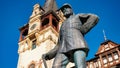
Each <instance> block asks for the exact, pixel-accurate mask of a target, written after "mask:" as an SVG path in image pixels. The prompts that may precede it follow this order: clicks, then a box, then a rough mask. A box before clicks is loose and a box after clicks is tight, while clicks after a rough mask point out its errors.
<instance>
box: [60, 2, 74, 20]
mask: <svg viewBox="0 0 120 68" xmlns="http://www.w3.org/2000/svg"><path fill="white" fill-rule="evenodd" d="M60 10H61V11H62V12H63V14H64V16H65V17H66V18H68V17H70V15H73V11H72V7H71V6H70V5H69V4H64V5H63V6H62V7H61V8H60Z"/></svg>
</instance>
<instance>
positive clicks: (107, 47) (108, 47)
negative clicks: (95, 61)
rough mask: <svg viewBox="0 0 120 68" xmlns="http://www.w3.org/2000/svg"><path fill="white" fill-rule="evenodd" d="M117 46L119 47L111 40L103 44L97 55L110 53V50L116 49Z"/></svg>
mask: <svg viewBox="0 0 120 68" xmlns="http://www.w3.org/2000/svg"><path fill="white" fill-rule="evenodd" d="M117 46H119V45H118V44H116V43H114V42H112V41H111V40H107V41H105V42H103V43H101V45H100V47H99V49H98V52H97V53H96V55H98V54H101V53H104V52H106V51H109V50H111V49H113V48H116V47H117Z"/></svg>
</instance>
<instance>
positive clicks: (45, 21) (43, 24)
mask: <svg viewBox="0 0 120 68" xmlns="http://www.w3.org/2000/svg"><path fill="white" fill-rule="evenodd" d="M48 23H49V19H48V18H46V19H45V20H44V21H43V22H42V27H43V28H45V27H47V25H48Z"/></svg>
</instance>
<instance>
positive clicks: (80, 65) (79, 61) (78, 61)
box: [74, 50, 86, 68]
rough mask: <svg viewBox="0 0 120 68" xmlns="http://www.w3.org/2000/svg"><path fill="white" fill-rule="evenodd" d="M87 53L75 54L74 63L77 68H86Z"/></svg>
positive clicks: (81, 51)
mask: <svg viewBox="0 0 120 68" xmlns="http://www.w3.org/2000/svg"><path fill="white" fill-rule="evenodd" d="M85 59H86V53H85V52H84V51H83V50H77V51H75V52H74V62H75V67H76V68H86V61H85Z"/></svg>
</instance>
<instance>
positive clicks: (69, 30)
mask: <svg viewBox="0 0 120 68" xmlns="http://www.w3.org/2000/svg"><path fill="white" fill-rule="evenodd" d="M60 10H61V11H62V12H63V14H64V16H65V17H66V20H65V21H64V22H63V24H62V25H61V28H60V32H59V38H58V43H57V45H56V46H55V48H54V49H52V50H51V51H49V52H48V53H46V54H44V55H43V57H44V58H45V59H46V60H50V59H52V58H54V57H55V59H54V63H53V66H52V68H66V65H67V64H68V63H69V62H74V63H75V67H76V68H86V61H85V59H86V56H87V54H88V51H89V48H88V46H87V44H86V42H85V40H84V35H85V34H86V33H87V32H89V31H90V30H91V28H93V27H94V26H95V25H96V24H97V22H98V16H96V15H94V14H77V15H74V14H73V11H72V8H71V6H70V5H69V4H65V5H63V6H62V7H61V8H60Z"/></svg>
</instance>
